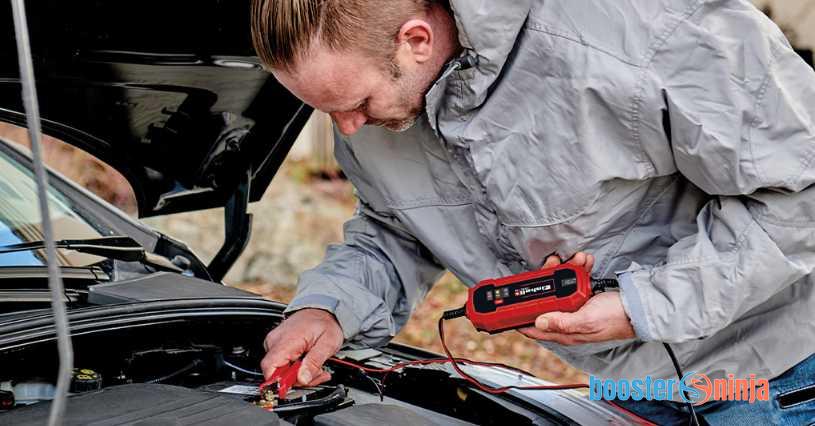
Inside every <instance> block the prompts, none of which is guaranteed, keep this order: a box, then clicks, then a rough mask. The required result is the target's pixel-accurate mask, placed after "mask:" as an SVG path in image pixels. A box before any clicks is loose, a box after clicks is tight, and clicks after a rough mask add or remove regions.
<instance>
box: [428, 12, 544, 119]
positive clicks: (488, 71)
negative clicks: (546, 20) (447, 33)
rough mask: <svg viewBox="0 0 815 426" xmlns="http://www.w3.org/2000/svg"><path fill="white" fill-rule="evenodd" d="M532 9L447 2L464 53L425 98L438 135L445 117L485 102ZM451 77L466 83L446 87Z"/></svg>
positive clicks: (447, 67)
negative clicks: (438, 125)
mask: <svg viewBox="0 0 815 426" xmlns="http://www.w3.org/2000/svg"><path fill="white" fill-rule="evenodd" d="M531 7H532V0H450V8H451V9H452V11H453V17H454V19H455V22H456V27H457V29H458V38H459V43H461V45H462V47H463V48H464V50H463V52H462V53H461V55H460V56H459V57H458V58H456V59H455V60H453V61H451V62H450V63H448V64H447V66H446V67H445V68H444V70H442V73H441V74H440V77H439V78H438V79H437V80H436V82H435V83H434V84H433V86H432V87H431V88H430V90H429V91H428V93H427V95H426V96H425V101H426V112H427V115H428V121H429V122H430V124H431V126H432V127H433V129H434V130H435V131H436V132H438V128H437V124H438V121H439V120H440V119H444V116H447V115H449V114H452V115H456V116H461V115H462V114H465V113H466V112H468V111H471V110H473V109H475V108H478V107H479V106H480V105H481V104H482V103H483V102H484V101H485V100H486V98H487V94H488V92H489V88H490V86H492V84H493V83H494V82H495V81H496V80H497V79H498V78H499V77H500V75H501V72H502V70H503V67H504V64H505V63H506V61H507V57H508V56H509V54H510V53H511V52H512V49H513V48H514V46H515V41H516V39H517V37H518V34H519V33H520V31H521V28H522V27H523V25H524V23H525V22H526V18H527V15H528V14H529V10H530V8H531ZM453 74H457V76H458V77H459V78H460V79H461V80H462V81H463V83H464V84H455V85H450V84H449V77H450V76H451V75H453Z"/></svg>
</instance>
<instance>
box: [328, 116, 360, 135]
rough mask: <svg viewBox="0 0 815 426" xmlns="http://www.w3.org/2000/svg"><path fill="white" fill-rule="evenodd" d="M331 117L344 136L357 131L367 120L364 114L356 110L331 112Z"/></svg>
mask: <svg viewBox="0 0 815 426" xmlns="http://www.w3.org/2000/svg"><path fill="white" fill-rule="evenodd" d="M331 119H332V120H334V123H336V124H337V128H338V129H339V131H340V132H341V133H342V134H344V135H346V136H350V135H353V134H354V133H356V132H357V131H359V129H360V128H361V127H362V126H364V125H365V122H367V121H368V118H367V117H365V114H363V113H361V112H358V111H351V112H334V113H331Z"/></svg>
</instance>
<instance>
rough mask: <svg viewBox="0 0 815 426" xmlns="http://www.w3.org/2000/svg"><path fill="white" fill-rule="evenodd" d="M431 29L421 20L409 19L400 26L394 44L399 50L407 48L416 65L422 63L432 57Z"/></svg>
mask: <svg viewBox="0 0 815 426" xmlns="http://www.w3.org/2000/svg"><path fill="white" fill-rule="evenodd" d="M433 41H434V39H433V29H432V28H431V27H430V23H429V22H427V21H425V20H422V19H411V20H409V21H407V22H405V23H404V24H403V25H402V28H400V29H399V34H398V35H397V36H396V42H397V44H398V45H399V46H400V48H409V49H410V50H409V53H410V55H411V56H412V58H413V60H414V61H416V62H417V63H423V62H426V61H428V60H430V58H431V57H432V55H433Z"/></svg>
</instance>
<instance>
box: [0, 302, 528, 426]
mask: <svg viewBox="0 0 815 426" xmlns="http://www.w3.org/2000/svg"><path fill="white" fill-rule="evenodd" d="M269 327H270V324H269V323H268V318H266V320H265V321H264V320H258V318H252V317H223V318H219V317H214V316H213V317H198V318H195V319H185V320H172V321H156V322H148V323H143V324H139V325H138V326H121V327H111V328H106V329H104V330H100V331H95V332H86V333H82V334H79V335H75V336H74V337H73V344H74V352H75V363H74V365H75V366H77V368H76V369H74V374H73V380H72V383H71V389H70V397H69V398H68V406H67V407H68V408H67V418H66V421H65V423H66V424H88V423H93V422H99V424H129V423H138V422H140V421H142V420H144V419H148V418H149V419H154V420H155V419H164V420H166V421H167V422H170V423H168V424H212V425H215V424H236V423H248V424H297V425H312V424H313V425H346V424H347V425H367V424H370V425H377V426H379V425H382V424H393V425H401V424H410V425H415V424H428V425H461V424H472V423H478V424H499V423H501V424H504V423H506V422H508V421H511V422H513V423H515V424H531V423H536V424H540V420H541V417H540V416H541V413H540V412H537V411H534V410H533V409H531V407H528V406H527V407H524V404H522V403H521V402H519V401H515V402H511V399H510V398H508V397H503V396H502V397H497V396H494V395H489V394H486V393H484V392H481V391H478V390H477V389H472V388H470V387H468V386H466V384H464V383H463V382H462V381H460V380H459V379H456V378H453V377H452V375H451V371H450V370H449V369H448V368H446V367H445V366H441V365H427V366H411V367H405V368H404V369H401V370H400V371H398V372H394V373H392V375H391V377H389V378H388V380H387V384H385V383H384V382H383V381H382V380H381V379H382V378H381V377H374V376H372V375H369V374H366V373H365V372H363V371H361V370H360V369H357V368H353V367H352V366H349V365H344V364H338V363H328V364H327V365H326V368H328V369H329V371H330V372H331V373H332V379H331V381H329V382H327V383H325V384H323V385H320V386H317V387H311V388H294V389H292V390H290V391H288V392H287V393H286V395H276V396H275V398H274V399H275V400H274V401H270V398H268V396H267V395H263V392H260V391H259V385H260V384H261V383H262V381H263V377H262V374H261V373H260V371H259V367H258V366H259V363H260V360H261V358H262V357H263V355H264V353H265V352H264V350H263V347H262V341H263V338H264V336H265V334H266V332H267V331H268V329H269ZM338 356H339V357H342V358H344V359H346V360H349V361H353V362H356V363H360V365H362V364H363V363H364V364H365V365H368V366H375V367H380V368H381V367H387V366H393V365H396V364H397V363H400V362H404V361H407V360H415V359H419V358H421V357H426V356H428V354H426V353H423V352H421V351H418V350H415V351H414V350H412V349H410V348H401V350H400V349H393V348H391V349H382V350H375V349H361V348H344V350H343V351H342V352H340V354H338ZM57 365H58V363H57V354H56V349H55V345H54V343H53V341H50V340H49V341H41V342H38V343H31V344H27V345H23V346H18V347H16V348H6V349H4V350H2V351H0V366H2V367H1V368H0V410H2V411H0V425H2V424H42V422H44V421H45V420H46V419H47V416H48V411H49V406H50V402H49V401H50V399H51V398H52V396H53V394H54V390H55V385H54V378H55V377H56V372H57ZM149 424H153V423H149ZM160 424H164V423H161V422H160Z"/></svg>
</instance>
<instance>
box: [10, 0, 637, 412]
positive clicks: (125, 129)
mask: <svg viewBox="0 0 815 426" xmlns="http://www.w3.org/2000/svg"><path fill="white" fill-rule="evenodd" d="M27 3H28V4H27V8H28V22H29V26H30V29H31V40H32V47H33V56H34V57H33V59H34V64H35V71H36V75H37V81H36V83H37V88H38V93H39V103H40V110H41V114H42V129H43V132H44V133H45V134H48V135H50V136H53V137H55V138H58V139H59V140H61V141H64V142H65V143H68V144H70V145H72V146H74V147H76V148H77V149H81V150H82V151H85V152H87V153H89V154H91V155H93V156H94V157H96V158H98V159H99V160H101V161H102V162H104V163H106V164H108V165H109V166H110V167H112V168H114V169H115V170H117V171H118V172H119V173H121V175H122V176H123V177H124V179H126V180H127V181H128V182H129V184H130V185H131V186H132V188H133V193H134V196H135V199H136V204H137V212H136V215H137V216H138V218H145V217H151V216H159V215H167V214H172V213H179V212H187V211H193V210H200V209H207V208H219V209H222V210H223V214H224V219H225V223H226V229H225V235H224V236H223V238H224V243H223V246H222V247H221V249H220V251H219V252H218V253H217V254H216V255H215V257H214V258H213V259H212V260H211V261H210V262H209V263H205V262H203V261H202V260H201V259H199V257H198V256H196V254H195V253H194V251H193V250H192V249H191V248H190V247H188V246H187V245H185V244H184V243H182V242H180V241H177V240H175V239H173V238H172V237H171V236H168V235H164V234H162V233H160V232H158V231H156V230H155V229H151V228H150V227H149V226H147V225H145V224H144V223H142V222H141V221H139V220H138V219H136V218H132V217H130V216H128V215H127V214H125V213H124V212H123V211H121V210H120V209H118V208H117V207H115V206H113V205H112V204H110V203H108V202H106V201H104V200H102V199H101V198H100V197H98V196H97V195H94V194H93V193H91V192H89V191H88V190H86V189H85V188H83V187H81V186H80V185H78V184H77V183H75V182H73V181H71V180H70V179H68V178H66V177H65V176H63V175H61V174H59V173H57V172H55V171H53V170H52V171H50V172H49V185H48V188H47V194H48V197H49V201H50V205H51V209H52V213H51V215H52V218H51V220H52V221H53V223H54V230H55V234H56V235H55V239H56V240H58V241H57V244H58V245H59V246H60V247H61V248H60V249H59V251H58V256H57V259H56V260H57V262H58V264H59V268H60V270H61V274H62V277H63V280H64V285H65V292H64V296H63V300H64V301H65V303H66V304H67V306H68V318H69V321H70V333H71V337H72V342H73V348H74V354H75V355H74V360H75V365H74V367H75V369H74V370H73V376H72V381H71V389H70V395H69V397H68V402H67V411H66V414H65V417H64V418H63V419H62V421H64V423H66V424H206V425H219V424H268V425H274V424H289V423H292V424H315V425H380V424H390V425H415V424H428V425H437V424H438V425H442V424H443V425H459V424H472V423H475V424H507V423H510V424H599V423H603V424H648V423H647V421H645V420H643V419H640V418H638V417H636V416H635V415H633V414H631V413H628V412H626V411H625V410H623V409H621V408H619V407H616V406H614V405H613V404H610V403H606V402H602V401H592V400H590V399H589V398H588V396H587V394H586V393H585V392H581V391H577V390H518V389H510V390H508V391H506V392H503V393H497V394H493V393H490V392H485V391H483V390H480V389H478V388H476V387H473V386H472V385H471V384H470V383H469V382H467V381H465V380H463V379H462V377H461V376H459V375H458V374H457V373H456V372H455V370H454V369H453V368H452V366H451V365H450V364H449V363H439V362H436V363H431V360H434V359H435V360H438V359H439V358H441V357H440V355H438V354H434V353H429V352H426V351H423V350H420V349H417V348H413V347H410V346H406V345H400V344H388V345H387V346H384V347H381V348H364V347H359V346H354V345H352V344H348V345H346V346H344V347H343V348H342V351H341V352H340V353H339V354H338V355H337V357H336V358H334V359H332V360H331V361H329V363H328V364H327V367H328V368H330V369H331V371H332V372H333V378H332V380H331V381H330V382H328V383H326V384H324V385H320V386H317V387H313V388H304V389H294V390H292V391H290V392H287V393H285V394H281V395H273V396H274V398H272V397H269V396H268V395H266V394H265V392H260V390H259V385H260V384H261V382H262V381H263V377H262V374H261V373H260V372H259V371H258V369H259V362H260V359H261V358H262V357H263V355H264V353H265V351H264V348H263V346H262V344H263V339H264V336H265V335H266V333H267V332H268V331H269V330H270V329H272V328H273V327H275V326H276V325H277V324H279V323H280V322H281V321H282V320H283V318H284V317H283V311H284V309H285V305H284V304H282V303H278V302H275V301H271V300H266V299H263V298H261V297H260V296H258V295H255V294H252V293H248V292H245V291H242V290H240V289H237V288H234V287H229V286H226V285H224V284H223V278H224V276H225V275H226V272H227V271H228V270H229V269H230V266H231V265H232V264H233V263H234V262H235V260H236V259H237V258H238V257H239V256H240V254H241V252H242V250H243V248H244V247H245V245H246V243H247V241H248V240H249V238H250V233H251V216H250V215H249V214H248V213H247V206H248V204H249V203H250V202H254V201H257V200H259V199H260V198H261V197H262V196H263V194H264V192H265V190H266V188H267V187H268V185H269V184H270V182H271V180H272V178H273V176H274V175H275V173H276V172H277V170H278V169H279V167H280V165H281V163H282V162H283V160H284V158H285V157H286V155H287V153H288V152H289V150H290V148H291V146H292V144H293V142H294V140H295V138H296V137H297V135H298V134H299V132H300V130H301V129H302V128H303V126H304V124H305V123H306V121H307V119H308V118H309V116H310V114H311V112H312V111H311V109H310V108H309V107H308V106H307V105H305V104H303V103H302V102H301V101H299V100H298V99H297V98H295V97H294V96H292V95H291V94H290V93H288V92H287V91H286V90H285V89H284V88H283V87H282V86H281V85H280V84H278V83H277V81H276V80H275V79H274V77H273V76H272V75H271V74H269V73H267V72H265V71H264V70H263V69H262V68H261V66H260V65H259V62H258V60H257V58H256V57H255V55H254V53H253V51H252V47H251V41H250V35H249V26H248V19H249V10H248V7H249V6H248V2H245V1H219V0H195V1H192V0H185V1H181V0H164V1H161V2H158V1H155V0H143V1H140V2H127V1H125V2H123V1H112V0H95V1H77V2H64V1H57V0H41V1H37V2H33V1H31V2H27ZM1 8H2V9H0V19H2V20H3V21H2V22H6V23H7V25H5V26H4V28H6V29H5V30H4V31H6V33H7V35H6V36H5V37H3V38H2V40H3V41H0V43H2V46H3V47H2V49H0V122H5V123H9V124H12V125H16V126H25V122H26V120H25V114H24V109H23V106H22V100H21V97H20V91H21V86H20V80H19V72H18V68H17V59H16V55H15V52H16V48H15V45H14V34H13V27H12V25H11V22H12V19H11V15H10V8H9V7H8V3H6V5H5V6H2V7H1ZM32 167H33V165H32V160H31V157H30V155H29V153H28V152H27V151H26V149H25V148H24V147H20V146H19V145H17V144H14V143H11V142H10V141H7V140H2V141H0V193H1V194H2V195H0V246H2V247H0V252H2V254H0V425H4V424H15V425H25V424H42V423H44V422H45V421H46V420H47V418H48V415H49V410H50V405H51V403H50V402H49V401H50V400H51V399H52V398H53V396H54V393H55V384H54V383H55V380H56V379H55V378H56V375H57V370H58V368H59V361H58V357H57V346H56V331H55V326H54V321H53V315H52V311H51V307H50V296H49V291H48V284H47V280H48V271H47V268H46V266H45V265H46V263H45V257H44V254H43V250H42V247H43V246H42V242H41V240H42V238H43V235H42V231H41V223H40V217H39V213H38V210H37V199H36V185H35V181H34V178H33V172H32ZM458 355H462V354H458ZM403 363H410V364H411V365H404V364H403ZM400 366H401V367H400ZM393 367H400V368H397V369H396V370H395V371H393V372H389V373H383V372H376V371H375V369H379V370H388V369H391V368H393ZM462 368H463V369H465V370H466V372H467V373H468V374H470V375H472V376H474V377H475V378H477V379H478V380H479V381H480V382H482V383H484V384H486V385H489V386H528V385H548V384H551V383H547V382H545V381H543V380H541V379H538V378H535V377H533V376H531V375H529V374H526V373H524V372H521V371H518V370H516V369H514V368H511V367H507V366H501V365H497V364H486V363H482V364H466V365H463V366H462ZM365 369H369V370H370V371H365ZM371 369H373V370H371Z"/></svg>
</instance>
